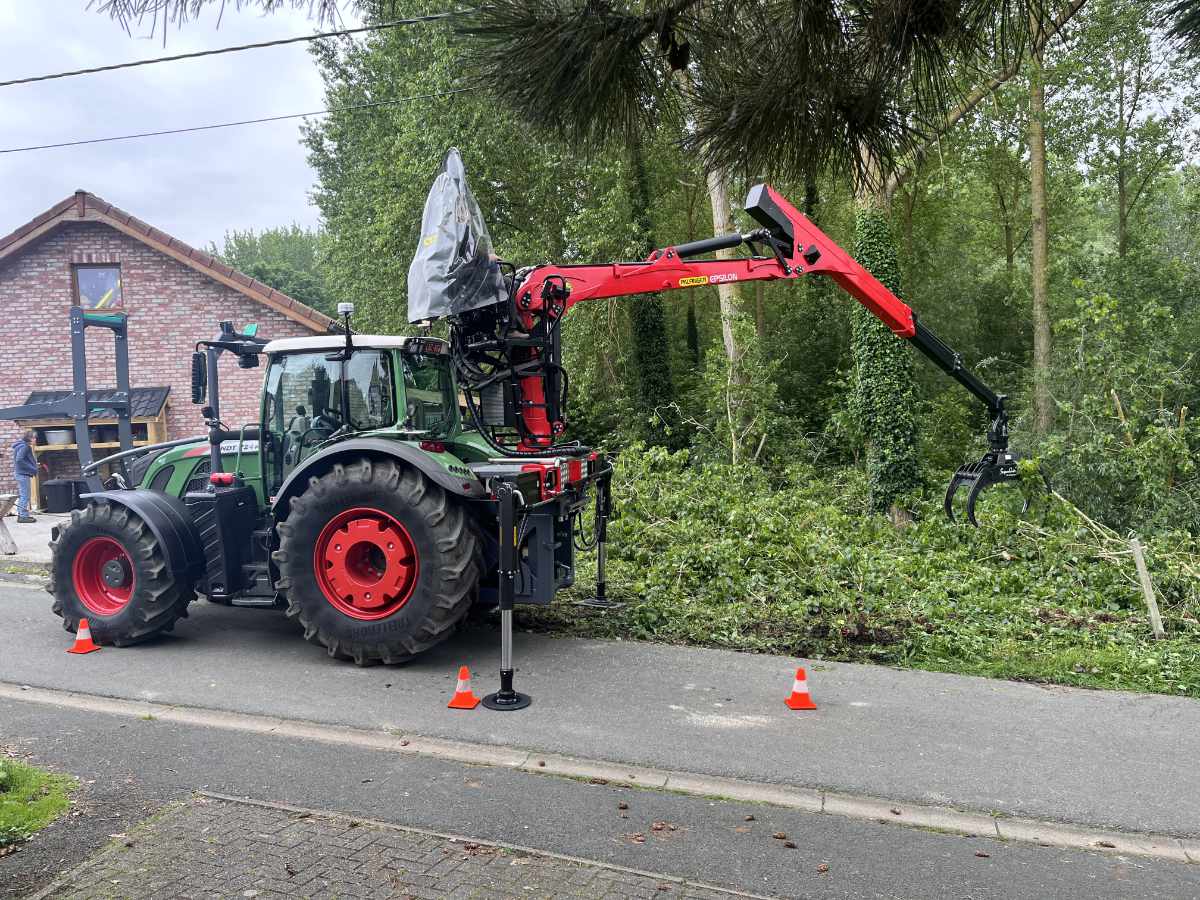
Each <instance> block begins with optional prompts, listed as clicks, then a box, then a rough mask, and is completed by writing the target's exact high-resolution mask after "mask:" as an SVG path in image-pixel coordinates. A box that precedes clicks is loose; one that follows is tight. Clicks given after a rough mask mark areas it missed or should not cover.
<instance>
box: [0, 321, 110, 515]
mask: <svg viewBox="0 0 1200 900" xmlns="http://www.w3.org/2000/svg"><path fill="white" fill-rule="evenodd" d="M70 323H71V393H69V394H68V395H67V396H65V397H63V398H61V399H59V400H47V401H45V402H42V403H25V404H22V405H20V406H9V407H6V408H4V409H0V419H34V418H49V417H52V416H61V417H63V418H70V419H71V420H72V421H73V422H74V427H75V446H76V447H77V448H78V453H79V466H80V470H81V472H82V473H83V477H84V480H85V481H87V485H88V489H89V490H90V491H93V492H98V491H102V490H104V486H103V484H102V483H101V481H100V476H99V475H98V474H96V469H97V466H96V461H95V459H94V457H93V454H92V441H91V436H90V435H89V433H88V419H89V418H90V415H91V411H92V410H93V409H108V410H111V411H112V412H113V413H114V414H115V415H116V417H117V438H118V440H119V441H120V444H121V453H122V454H125V453H126V452H127V451H129V450H132V449H133V425H132V424H131V421H130V413H131V402H130V393H131V391H130V387H129V321H128V319H127V317H126V316H125V314H124V313H117V312H94V311H91V310H85V309H83V308H82V307H79V306H72V307H71V312H70ZM88 328H106V329H108V330H109V331H111V332H112V333H113V339H114V341H115V347H114V350H115V352H114V354H113V355H114V358H115V361H116V369H117V386H116V391H115V392H114V393H113V395H112V396H111V397H109V398H108V399H105V400H101V399H97V398H92V399H88V386H87V329H88ZM118 465H120V466H121V467H122V471H124V457H122V459H120V460H118Z"/></svg>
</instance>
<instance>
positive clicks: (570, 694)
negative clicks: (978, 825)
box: [0, 584, 1200, 837]
mask: <svg viewBox="0 0 1200 900" xmlns="http://www.w3.org/2000/svg"><path fill="white" fill-rule="evenodd" d="M49 606H50V600H49V596H48V595H47V594H46V593H45V592H43V591H39V590H33V589H30V588H27V587H18V586H7V585H5V584H0V681H7V682H13V683H18V684H30V685H34V686H38V687H49V688H58V689H66V690H76V691H84V692H88V693H94V694H101V695H107V696H114V697H126V698H132V699H145V700H156V701H161V702H167V703H179V704H187V705H194V706H201V707H209V708H214V709H222V710H232V711H239V712H250V713H259V714H266V715H279V716H285V717H294V718H299V719H307V720H313V721H319V722H325V723H332V724H347V725H355V726H359V727H364V728H396V729H401V730H404V731H411V732H416V733H419V734H425V735H433V736H439V737H448V738H454V739H458V740H468V741H474V742H478V743H485V744H497V745H505V746H515V747H522V748H528V749H533V750H540V751H544V752H550V753H555V752H557V753H566V754H570V755H576V756H584V757H589V758H593V759H607V760H613V761H618V762H627V763H639V764H644V765H650V766H657V767H660V768H667V769H675V770H682V771H690V772H699V773H704V774H711V775H718V776H726V777H738V778H748V779H753V780H759V781H769V782H775V783H785V784H792V785H802V786H814V787H822V788H827V789H831V790H837V791H846V792H851V793H860V794H867V795H871V796H876V797H883V798H888V799H894V800H898V801H908V802H917V803H929V804H941V805H953V806H957V807H960V808H964V809H972V810H980V811H1000V812H1004V813H1008V814H1012V815H1020V816H1029V817H1033V818H1040V819H1047V820H1056V821H1066V822H1074V823H1080V824H1086V825H1094V826H1107V827H1115V828H1124V829H1129V830H1143V831H1157V832H1163V833H1171V834H1176V835H1179V836H1185V837H1187V836H1195V835H1197V834H1198V833H1200V790H1197V789H1196V769H1195V761H1196V760H1197V759H1200V702H1197V701H1194V700H1189V699H1184V698H1172V697H1161V696H1151V695H1144V694H1132V693H1117V692H1101V691H1084V690H1072V689H1067V688H1052V687H1042V686H1034V685H1025V684H1017V683H1013V682H1004V681H994V680H989V679H982V678H971V677H963V676H954V675H941V674H936V673H928V672H915V671H898V670H893V669H887V668H882V667H876V666H860V665H851V664H844V663H825V664H816V665H814V664H812V663H810V664H809V677H810V686H811V688H812V690H813V693H814V696H815V697H816V700H817V702H818V704H819V706H820V709H819V710H818V711H816V712H810V713H795V712H792V711H790V710H788V709H786V708H785V707H784V705H783V702H782V701H783V698H784V697H785V696H786V694H787V693H788V691H789V690H790V688H791V679H792V674H793V672H794V668H795V666H796V664H797V662H798V661H797V660H794V659H789V658H786V657H777V656H765V655H760V656H755V655H749V654H740V653H731V652H723V651H715V650H697V649H689V648H683V647H667V646H662V645H654V644H645V643H635V642H622V641H615V642H613V641H583V640H568V639H555V638H551V637H546V636H541V635H529V634H518V635H517V639H516V642H515V658H516V663H517V666H518V674H517V687H518V689H520V690H525V691H528V692H529V693H531V694H532V695H533V697H534V705H533V706H532V707H531V708H529V709H527V710H523V711H521V712H516V713H493V712H488V711H485V710H484V709H482V708H480V709H477V710H474V711H472V712H466V713H464V712H459V711H452V710H447V709H446V708H445V705H446V700H447V698H448V697H449V696H450V693H451V692H452V691H453V686H454V678H455V675H456V673H457V669H458V666H459V665H460V664H467V665H470V667H471V669H472V671H473V672H474V673H475V688H476V692H477V693H479V694H483V693H484V692H485V691H487V690H492V689H494V685H495V677H496V676H495V674H494V673H495V672H496V669H497V666H498V650H499V648H498V639H497V632H496V631H495V630H494V629H492V628H487V627H477V628H474V629H471V630H469V631H466V632H464V633H462V634H460V635H457V636H455V637H453V638H451V639H450V640H449V641H448V642H446V643H445V644H443V645H441V646H440V647H438V648H435V649H434V650H433V651H431V652H430V653H428V654H425V655H424V656H422V657H420V658H419V659H418V660H417V661H415V662H414V663H412V664H410V665H407V666H403V667H383V666H380V667H376V668H369V669H360V668H357V667H355V666H353V665H351V664H348V663H344V662H339V661H335V660H331V659H329V658H327V657H326V656H325V654H324V653H323V652H322V651H321V649H320V648H318V647H314V646H312V645H309V644H306V643H305V642H304V641H303V640H302V639H301V637H300V634H299V631H298V629H297V627H296V626H295V625H294V623H292V622H289V621H287V620H286V619H284V618H283V616H282V615H281V614H279V613H276V612H272V611H261V610H238V609H228V608H225V607H219V606H214V605H212V604H209V603H206V602H200V603H197V604H194V605H193V607H192V615H191V618H189V619H187V620H185V621H183V622H181V623H180V624H179V627H178V628H177V630H176V633H175V634H174V635H168V636H165V637H163V638H162V639H160V640H156V641H154V642H151V643H147V644H143V645H140V646H137V647H133V648H128V649H116V648H105V649H104V650H103V651H102V652H100V653H95V654H91V655H88V656H82V657H80V656H71V655H68V654H67V653H65V652H63V651H64V650H65V649H66V647H67V646H69V644H70V636H69V635H67V634H66V633H65V632H64V631H63V630H62V628H61V626H60V622H59V620H58V619H57V618H55V617H54V616H53V615H52V614H51V613H50V611H49ZM518 615H519V613H518ZM1118 769H1119V772H1120V777H1115V773H1116V772H1117V771H1118Z"/></svg>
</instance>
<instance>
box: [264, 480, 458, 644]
mask: <svg viewBox="0 0 1200 900" xmlns="http://www.w3.org/2000/svg"><path fill="white" fill-rule="evenodd" d="M352 510H367V511H369V512H379V513H383V514H385V515H386V516H387V517H390V518H391V519H392V520H393V521H394V522H397V523H399V524H400V525H401V526H403V531H404V532H406V534H405V537H407V538H408V539H409V541H410V543H411V550H412V551H413V554H414V555H415V559H416V574H415V576H413V579H414V580H413V581H411V582H409V584H410V585H411V586H410V587H409V588H408V590H407V593H405V597H406V599H404V600H402V601H398V600H396V599H394V600H393V601H392V602H393V603H394V602H400V603H401V605H400V606H399V607H398V608H395V609H392V610H391V611H390V612H388V611H387V610H386V609H383V610H380V611H379V614H380V615H383V614H384V613H385V612H386V615H383V617H381V618H375V619H372V620H363V619H361V618H358V617H356V616H354V615H352V614H351V613H350V612H347V611H345V610H344V607H345V606H347V605H350V604H348V603H347V602H346V601H345V600H344V599H343V600H341V601H339V602H342V605H343V608H339V606H337V605H335V601H334V600H333V599H331V598H330V597H329V596H327V595H326V593H325V588H323V587H322V579H321V576H320V573H319V572H318V571H317V551H318V545H319V544H320V547H321V548H325V547H326V546H327V545H328V541H327V540H326V539H325V538H324V537H323V536H324V535H327V534H329V531H328V530H327V529H328V528H332V527H334V526H333V525H332V523H335V522H337V521H339V517H344V516H347V515H350V511H352ZM277 530H278V533H279V549H278V550H276V551H275V552H274V553H273V554H272V555H271V558H272V560H273V562H274V563H275V565H276V567H277V569H278V571H279V578H278V580H277V581H276V584H275V586H276V589H277V590H279V591H280V592H281V593H283V594H284V595H285V596H286V597H287V603H288V606H287V615H288V617H289V618H293V619H297V620H298V621H299V622H300V624H301V625H302V626H303V628H304V637H305V640H307V641H309V642H310V643H314V644H320V645H321V646H323V647H325V649H326V651H327V652H328V653H329V655H330V656H332V657H335V658H338V659H352V660H354V662H355V663H357V664H358V665H360V666H363V665H369V664H371V663H376V662H382V663H388V664H393V663H403V662H407V661H408V660H410V659H412V658H413V657H414V656H416V655H417V654H418V653H421V652H422V651H424V650H427V649H429V648H430V647H432V646H434V645H435V644H437V643H439V642H441V641H443V640H445V639H446V638H447V637H449V636H450V635H451V634H452V633H453V632H454V629H455V627H456V626H457V625H458V624H459V622H460V621H462V619H463V618H464V617H465V616H466V614H467V612H468V611H469V610H470V608H471V604H472V603H473V602H474V599H475V597H476V595H477V592H478V585H479V573H480V562H479V559H480V550H479V547H478V542H477V540H476V537H475V533H474V531H472V530H471V528H470V527H468V523H467V515H466V513H465V512H464V510H463V508H462V506H461V505H460V504H459V503H458V502H457V501H455V500H454V499H452V498H450V497H448V496H447V495H446V492H445V491H443V490H442V489H441V488H440V487H438V486H437V485H435V484H433V483H432V482H430V481H429V480H428V479H426V478H425V476H424V475H422V474H421V473H420V472H417V471H416V470H414V469H412V468H410V467H407V466H401V465H398V464H397V463H395V462H393V461H390V460H385V461H378V460H370V459H358V460H354V461H352V462H346V463H339V464H336V465H335V466H334V467H333V469H332V470H331V471H329V472H327V473H326V474H324V475H322V476H321V477H319V478H311V479H309V482H308V488H307V490H305V491H304V493H303V494H301V495H299V496H297V497H293V498H292V500H291V503H290V506H289V509H288V515H287V519H286V520H284V521H282V522H280V523H279V525H278V526H277ZM338 533H339V532H338V531H337V530H336V528H335V530H334V531H333V534H338ZM348 540H349V539H348ZM348 556H349V553H348V552H347V558H348ZM324 558H325V557H324V556H323V557H322V559H324ZM382 565H383V570H382V571H383V572H384V573H387V572H388V571H389V569H388V568H387V567H388V566H389V565H391V563H390V562H388V561H386V560H384V561H383V563H382ZM326 583H327V582H326ZM331 590H332V589H331ZM400 593H404V592H397V597H399V595H400ZM385 606H387V604H385Z"/></svg>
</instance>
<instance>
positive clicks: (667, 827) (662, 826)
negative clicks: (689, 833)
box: [650, 822, 679, 831]
mask: <svg viewBox="0 0 1200 900" xmlns="http://www.w3.org/2000/svg"><path fill="white" fill-rule="evenodd" d="M678 828H679V826H678V825H674V824H672V823H671V822H655V823H654V824H653V825H651V826H650V830H651V831H676V830H677V829H678Z"/></svg>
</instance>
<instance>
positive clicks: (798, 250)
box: [516, 185, 916, 338]
mask: <svg viewBox="0 0 1200 900" xmlns="http://www.w3.org/2000/svg"><path fill="white" fill-rule="evenodd" d="M756 194H757V197H756ZM751 201H752V202H751V203H749V204H748V205H747V210H748V211H750V212H751V214H752V215H755V217H756V218H758V219H759V221H760V222H764V223H766V222H768V221H769V222H770V224H768V225H767V227H766V229H765V231H768V232H771V233H772V235H773V236H774V238H775V240H776V241H777V242H778V244H779V254H778V256H757V257H750V258H746V257H739V258H736V259H728V260H724V259H699V260H694V259H688V258H687V257H688V256H690V255H694V254H697V253H706V252H710V251H711V250H715V249H719V248H720V247H722V246H736V245H737V244H741V243H743V242H747V241H749V240H752V239H753V238H752V235H753V233H751V234H748V235H729V236H727V237H725V238H710V239H708V240H704V241H696V242H694V243H692V244H683V245H680V246H677V247H675V246H672V247H666V248H664V249H662V250H656V251H654V253H652V254H651V255H650V257H649V258H648V259H647V260H645V261H644V262H619V263H604V264H601V265H546V266H538V267H537V268H535V269H533V270H532V271H530V272H529V273H528V274H526V276H525V277H524V279H523V280H522V282H521V285H520V287H519V288H518V289H517V292H516V302H517V309H518V310H519V311H520V312H521V313H522V314H526V315H528V316H529V317H530V318H529V320H528V321H527V322H526V324H531V322H532V316H533V315H535V314H541V313H544V312H545V311H546V309H547V308H548V305H552V304H554V303H560V304H561V306H562V309H561V312H566V310H567V309H570V308H571V307H572V306H574V305H575V304H576V303H581V302H582V301H584V300H601V299H605V298H610V297H626V296H630V295H633V294H653V293H658V292H660V291H670V290H678V289H681V288H695V287H706V286H709V285H717V284H722V283H726V282H745V281H774V280H779V279H791V278H799V277H801V276H802V275H809V274H820V275H828V276H829V277H830V278H832V279H833V280H834V281H835V282H837V284H838V285H839V286H840V287H841V288H842V289H843V290H844V291H846V293H848V294H849V295H850V296H852V297H853V298H854V299H855V300H857V301H858V302H859V303H861V304H862V305H863V306H865V307H866V308H867V309H869V310H870V311H871V312H872V313H873V314H874V315H875V316H877V317H878V318H879V319H880V320H882V321H883V323H884V324H885V325H887V326H888V328H890V329H891V330H892V332H893V333H895V334H896V336H897V337H902V338H912V337H913V336H914V335H915V334H916V323H915V320H914V317H913V311H912V309H911V308H910V307H909V306H908V305H907V304H906V303H904V302H903V301H902V300H900V298H899V297H897V296H896V295H895V294H893V293H892V292H891V291H889V290H888V289H887V288H886V287H884V286H883V285H882V284H881V283H880V282H879V280H878V279H876V278H875V277H874V276H873V275H872V274H871V273H870V272H868V271H867V270H866V269H864V268H863V267H862V266H860V265H859V264H858V263H857V262H855V261H854V259H853V258H852V257H851V256H850V254H848V253H847V252H846V251H845V250H843V249H842V248H841V247H839V246H838V245H837V244H836V243H835V242H834V241H833V240H832V239H831V238H830V237H829V236H828V235H826V234H825V232H823V231H821V229H820V228H818V227H817V226H816V225H814V224H813V223H812V221H810V220H809V219H808V217H807V216H805V215H804V214H803V213H801V212H800V211H798V210H797V209H796V208H795V207H793V206H792V205H791V204H790V203H788V201H787V200H785V199H784V198H783V197H781V196H780V195H779V194H777V193H776V192H775V191H774V190H773V189H772V188H770V187H769V186H767V185H760V186H759V187H758V188H756V189H755V190H754V191H751ZM754 204H757V205H754ZM547 285H549V286H550V287H551V289H550V290H547V289H546V286H547ZM562 292H565V294H566V298H565V301H563V300H562V297H561V293H562ZM561 312H560V313H559V314H561Z"/></svg>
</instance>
